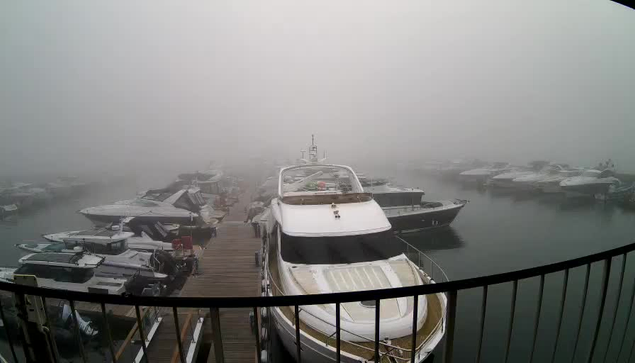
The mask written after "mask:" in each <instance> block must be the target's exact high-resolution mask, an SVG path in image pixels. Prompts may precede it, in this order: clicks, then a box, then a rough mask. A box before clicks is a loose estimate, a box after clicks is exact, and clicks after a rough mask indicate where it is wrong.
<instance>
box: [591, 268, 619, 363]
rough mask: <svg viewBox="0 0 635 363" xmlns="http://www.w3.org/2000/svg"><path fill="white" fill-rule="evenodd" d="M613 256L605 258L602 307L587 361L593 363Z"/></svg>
mask: <svg viewBox="0 0 635 363" xmlns="http://www.w3.org/2000/svg"><path fill="white" fill-rule="evenodd" d="M612 261H613V259H612V258H607V259H606V260H604V268H603V269H602V294H601V295H600V307H599V310H598V317H597V320H596V322H595V330H594V331H593V340H592V341H591V350H590V351H589V355H588V356H587V359H586V361H587V363H591V360H592V359H593V353H595V345H596V344H597V342H598V334H600V327H601V326H602V316H603V315H604V305H605V304H606V291H607V289H608V288H609V278H610V277H611V262H612Z"/></svg>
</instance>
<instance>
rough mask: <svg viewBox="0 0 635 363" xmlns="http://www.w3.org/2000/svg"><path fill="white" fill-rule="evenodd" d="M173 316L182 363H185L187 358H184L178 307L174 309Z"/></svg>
mask: <svg viewBox="0 0 635 363" xmlns="http://www.w3.org/2000/svg"><path fill="white" fill-rule="evenodd" d="M172 316H173V317H174V330H175V333H176V345H177V347H178V349H179V358H180V360H181V363H185V357H184V356H183V341H182V340H181V339H182V338H181V324H179V312H178V310H177V308H176V306H173V307H172ZM186 324H187V322H186Z"/></svg>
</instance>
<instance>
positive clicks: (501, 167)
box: [459, 162, 511, 184]
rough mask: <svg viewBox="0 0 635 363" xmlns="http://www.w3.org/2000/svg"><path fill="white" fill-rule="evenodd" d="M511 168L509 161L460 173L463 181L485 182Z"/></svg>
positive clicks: (460, 178)
mask: <svg viewBox="0 0 635 363" xmlns="http://www.w3.org/2000/svg"><path fill="white" fill-rule="evenodd" d="M509 170H511V166H510V165H509V163H503V162H497V163H493V164H491V165H489V166H486V167H482V168H476V169H471V170H467V171H464V172H462V173H460V174H459V181H460V182H462V183H477V184H483V183H485V182H486V181H487V180H488V179H489V178H491V177H493V176H496V175H498V174H501V173H504V172H506V171H509Z"/></svg>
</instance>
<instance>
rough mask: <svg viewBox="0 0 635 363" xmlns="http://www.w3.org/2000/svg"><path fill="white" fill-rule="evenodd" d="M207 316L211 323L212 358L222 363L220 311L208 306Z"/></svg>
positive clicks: (223, 355) (223, 353)
mask: <svg viewBox="0 0 635 363" xmlns="http://www.w3.org/2000/svg"><path fill="white" fill-rule="evenodd" d="M209 317H210V323H211V325H212V339H213V341H214V358H215V359H216V363H224V362H225V351H224V350H223V338H222V335H221V330H220V329H221V327H220V313H219V311H218V308H210V309H209Z"/></svg>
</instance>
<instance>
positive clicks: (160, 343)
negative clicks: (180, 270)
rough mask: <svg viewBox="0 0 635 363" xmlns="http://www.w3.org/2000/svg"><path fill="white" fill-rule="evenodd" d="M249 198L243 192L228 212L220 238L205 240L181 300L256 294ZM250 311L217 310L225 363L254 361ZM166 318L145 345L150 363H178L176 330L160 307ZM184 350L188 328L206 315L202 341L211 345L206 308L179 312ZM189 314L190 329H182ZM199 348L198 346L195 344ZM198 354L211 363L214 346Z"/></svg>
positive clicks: (257, 244) (257, 282)
mask: <svg viewBox="0 0 635 363" xmlns="http://www.w3.org/2000/svg"><path fill="white" fill-rule="evenodd" d="M249 202H250V198H249V195H248V194H243V195H242V196H241V198H240V200H239V202H238V203H236V204H235V205H234V206H232V207H231V208H230V213H229V215H227V216H226V217H225V218H224V220H223V222H222V223H220V224H219V225H218V236H217V237H216V238H212V239H210V240H209V242H208V243H207V245H206V246H205V250H204V252H203V255H202V257H201V258H200V259H199V265H198V274H196V275H194V276H190V277H189V278H188V280H187V282H186V283H185V286H183V288H182V289H181V292H180V294H179V296H183V297H221V296H258V295H259V294H260V289H259V286H260V278H259V273H260V272H259V271H260V270H259V267H258V266H256V264H255V257H254V254H255V252H256V251H258V250H259V249H260V245H261V241H260V239H259V238H256V237H254V232H253V229H252V227H251V225H250V224H246V223H244V220H245V219H246V213H245V207H246V206H247V205H248V204H249ZM250 312H251V309H227V310H223V309H221V310H220V325H221V332H222V342H223V351H224V358H225V362H228V363H233V362H254V361H255V360H256V354H257V353H256V349H255V344H256V341H255V337H254V335H253V334H252V329H251V325H250V319H249V313H250ZM162 314H163V315H164V319H163V321H162V323H161V324H160V326H159V328H158V329H157V331H156V334H155V336H154V339H153V340H152V342H151V343H150V344H149V346H148V355H149V357H150V360H151V361H152V362H159V363H176V362H180V360H179V358H178V348H177V339H176V328H175V324H174V319H173V317H172V315H173V314H172V310H171V309H163V311H162ZM178 314H179V326H180V329H181V331H183V332H188V331H189V332H190V334H185V336H183V335H182V338H183V349H184V350H186V351H187V347H188V346H189V345H190V342H191V338H190V337H191V336H192V334H191V332H192V329H191V327H192V326H193V325H192V324H195V323H196V319H197V318H198V317H204V318H205V320H204V323H203V331H202V333H201V337H200V338H201V339H202V342H208V343H209V342H211V341H212V328H211V322H210V321H211V320H210V318H209V314H210V312H209V310H207V311H203V310H201V311H198V310H196V309H179V311H178ZM188 316H190V323H189V324H190V326H189V327H187V326H184V325H185V324H186V321H187V319H188ZM199 345H200V344H199ZM198 355H206V356H207V357H208V362H214V361H215V360H214V348H213V347H210V346H209V345H208V344H207V345H205V344H203V345H202V346H201V350H200V351H199V352H198Z"/></svg>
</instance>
